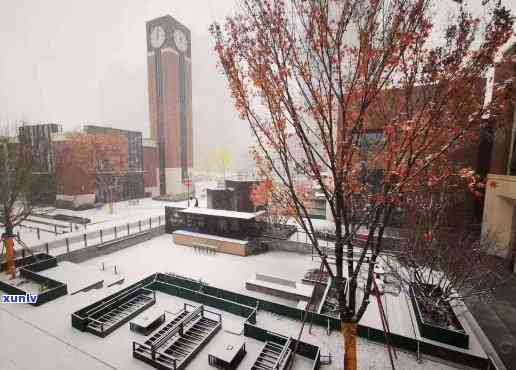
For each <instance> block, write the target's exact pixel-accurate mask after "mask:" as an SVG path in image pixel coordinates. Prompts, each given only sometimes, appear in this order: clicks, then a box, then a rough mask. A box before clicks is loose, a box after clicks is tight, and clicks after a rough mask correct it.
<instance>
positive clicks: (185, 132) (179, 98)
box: [147, 15, 193, 197]
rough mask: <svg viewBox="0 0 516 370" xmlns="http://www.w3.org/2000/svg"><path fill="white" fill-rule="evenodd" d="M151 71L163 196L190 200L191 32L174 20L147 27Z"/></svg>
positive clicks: (154, 132)
mask: <svg viewBox="0 0 516 370" xmlns="http://www.w3.org/2000/svg"><path fill="white" fill-rule="evenodd" d="M147 66H148V95H149V117H150V132H151V137H150V138H151V139H152V140H154V141H155V142H156V145H157V151H158V167H157V171H158V177H159V181H158V182H157V186H159V194H160V195H162V196H164V195H171V196H174V197H177V196H182V195H186V194H187V192H188V189H187V188H186V186H185V183H186V181H187V179H188V178H189V173H190V170H191V169H192V167H193V129H192V62H191V36H190V30H189V29H188V28H186V27H185V26H184V25H183V24H181V23H179V22H178V21H177V20H175V19H174V18H172V17H171V16H169V15H167V16H163V17H160V18H156V19H153V20H151V21H149V22H147Z"/></svg>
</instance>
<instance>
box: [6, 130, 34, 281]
mask: <svg viewBox="0 0 516 370" xmlns="http://www.w3.org/2000/svg"><path fill="white" fill-rule="evenodd" d="M6 132H7V133H9V131H8V130H6ZM32 166H33V153H32V148H31V147H30V146H28V145H24V144H22V143H20V142H18V138H17V136H12V137H9V136H4V137H2V138H0V226H2V227H3V228H4V232H3V235H2V240H3V244H4V248H5V251H6V260H7V271H8V273H10V274H12V275H13V276H14V274H15V265H14V239H15V235H14V228H15V227H16V226H18V225H20V224H21V223H22V222H23V221H24V220H25V219H27V217H29V215H30V214H31V213H32V212H33V211H34V209H35V207H36V204H37V192H36V189H35V186H34V176H33V174H32Z"/></svg>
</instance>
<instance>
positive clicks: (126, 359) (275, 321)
mask: <svg viewBox="0 0 516 370" xmlns="http://www.w3.org/2000/svg"><path fill="white" fill-rule="evenodd" d="M317 265H318V263H317V262H315V261H312V259H311V257H310V255H303V254H297V253H289V252H282V251H273V252H267V253H264V254H259V255H253V256H249V257H245V258H242V257H238V256H232V255H225V254H209V255H208V254H203V253H199V252H196V251H195V250H194V249H193V248H189V247H184V246H178V245H174V243H173V240H172V236H171V235H162V236H159V237H156V238H154V239H152V240H149V241H147V242H143V243H140V244H138V245H136V246H133V247H130V248H127V249H124V250H121V251H118V252H115V253H112V254H108V255H105V256H101V257H97V258H93V259H90V260H88V261H86V262H84V263H81V264H79V265H76V266H77V269H76V270H74V271H75V272H74V273H73V274H70V275H73V276H69V279H68V284H69V285H70V286H73V285H74V284H76V285H77V284H78V283H79V282H80V281H79V280H80V279H83V280H84V279H85V276H91V277H92V281H94V280H95V279H94V277H95V276H97V280H98V279H100V278H102V279H105V281H106V282H108V281H112V280H113V275H114V273H113V271H112V269H113V266H116V268H117V276H123V278H124V279H125V280H124V283H123V284H122V285H113V286H112V287H109V288H108V287H106V284H105V285H104V288H101V289H92V290H90V291H88V292H84V293H78V294H74V295H68V296H65V297H61V298H59V299H56V300H54V301H52V302H49V303H47V304H45V305H42V306H40V307H37V308H35V307H32V306H29V305H2V306H0V330H1V331H2V332H8V333H9V336H10V338H11V340H9V341H8V342H7V343H5V344H4V348H3V350H4V355H3V356H2V357H0V369H2V370H3V369H6V370H14V369H25V368H34V367H37V368H38V369H56V368H76V369H109V368H110V369H115V368H116V369H150V368H151V367H150V366H149V365H147V364H145V363H143V362H141V361H138V360H136V359H134V358H133V357H132V356H131V344H132V341H133V340H134V341H141V340H142V339H143V337H142V336H141V335H139V334H136V333H134V332H132V331H130V330H129V323H126V324H124V325H123V326H122V327H120V328H118V329H117V330H116V331H114V332H113V333H112V334H110V335H108V336H107V337H106V338H103V339H101V338H98V337H96V336H94V335H91V334H90V333H86V332H81V331H78V330H76V329H74V328H72V326H71V324H70V315H71V313H72V312H75V311H77V310H79V309H80V308H82V307H84V306H87V305H89V304H91V303H92V302H95V301H98V300H99V299H101V298H103V297H105V296H107V295H110V294H112V293H114V292H116V291H118V290H120V289H122V288H123V287H126V286H128V285H130V284H132V283H134V282H135V281H138V280H140V279H142V278H144V277H146V276H148V275H150V274H152V273H155V272H173V273H176V274H180V275H184V276H188V277H190V278H194V279H197V280H198V279H202V281H203V282H206V283H208V284H210V285H213V286H217V287H223V288H224V289H227V290H231V291H235V292H239V293H244V294H247V295H250V296H255V297H257V298H263V299H269V300H274V301H275V302H280V303H283V304H286V305H292V306H295V305H296V304H297V302H296V301H289V300H286V299H280V298H276V297H271V296H268V295H266V294H264V293H258V292H250V291H248V290H246V289H245V281H246V280H247V279H249V278H251V277H252V276H254V274H255V273H257V272H259V273H264V274H267V273H268V274H271V275H279V276H286V277H289V278H291V279H295V280H300V279H301V278H302V277H303V275H304V273H305V272H306V271H307V270H308V269H310V268H314V267H317ZM65 266H66V264H65ZM103 267H104V270H102V268H103ZM67 268H70V266H68V267H67ZM81 270H82V271H83V273H81ZM108 270H109V271H108ZM48 271H51V270H48ZM81 275H82V276H81ZM83 284H85V283H83ZM156 296H157V298H156V304H155V305H154V306H153V307H151V308H150V309H149V312H150V310H152V311H155V310H157V311H164V310H167V311H169V312H177V311H178V310H179V309H180V308H181V307H182V306H183V303H184V302H185V300H183V299H181V298H178V297H175V296H171V295H168V294H164V293H161V292H157V293H156ZM384 299H389V296H388V295H385V296H384ZM189 303H193V304H195V303H194V302H189ZM387 307H392V306H390V304H389V306H387ZM375 309H376V307H375V305H374V304H371V305H370V308H369V309H368V311H367V313H366V316H364V318H363V322H364V323H368V324H369V325H371V326H378V323H375V322H374V321H375V320H377V318H376V316H375V315H374V310H375ZM407 309H408V308H407V307H405V310H407ZM404 312H406V311H403V310H401V311H400V310H389V311H388V312H387V315H388V316H389V318H390V321H391V323H392V325H393V328H392V330H393V332H398V331H403V330H408V329H407V328H406V327H403V326H400V325H399V324H398V323H400V322H404V320H402V316H403V315H404V314H405V313H404ZM221 313H222V315H223V319H222V322H223V326H222V327H223V330H222V331H220V332H219V333H217V335H216V336H215V337H214V338H213V339H212V341H211V342H210V343H208V345H206V346H205V347H204V348H203V349H202V350H201V352H199V353H198V354H197V355H196V357H195V358H194V360H193V361H192V362H191V363H190V364H189V365H188V366H187V368H188V369H195V370H201V369H207V368H209V365H208V364H207V355H208V353H209V352H210V350H211V348H212V346H215V345H216V343H217V342H218V341H223V340H224V339H223V338H224V336H227V335H235V334H230V333H229V332H232V333H240V332H241V331H242V326H243V319H242V317H238V316H235V315H232V314H229V313H227V312H221ZM140 315H143V314H140ZM257 323H258V324H259V325H260V326H261V327H263V328H265V329H267V330H271V331H274V332H277V333H280V334H282V335H287V336H292V337H294V338H297V335H298V333H299V330H300V326H301V322H300V321H295V320H292V319H288V318H286V317H282V316H279V315H276V314H272V313H270V312H266V311H261V310H260V311H258V315H257ZM301 339H302V340H303V341H305V342H308V343H312V344H315V345H317V346H319V347H320V348H321V353H322V354H323V355H327V354H329V353H331V354H332V357H333V363H332V364H331V365H327V366H326V365H325V366H323V367H322V368H323V369H324V368H326V369H329V370H330V369H331V370H337V369H342V356H343V354H342V336H341V334H340V333H339V332H338V331H332V333H331V335H327V334H326V328H323V327H319V326H316V325H314V326H313V328H312V330H311V333H309V330H308V325H307V327H305V329H304V332H303V335H302V338H301ZM245 340H246V346H247V348H248V353H247V355H246V356H245V357H244V360H243V362H242V363H241V365H240V366H239V367H238V369H248V368H249V366H250V364H251V363H252V361H253V360H254V358H255V357H256V356H257V354H258V352H259V348H261V346H262V343H260V342H258V341H256V340H254V339H251V338H247V337H246V339H245ZM32 342H33V343H37V345H31V343H32ZM397 354H398V360H397V361H396V368H397V369H407V370H408V369H448V368H450V369H451V368H455V367H453V366H451V365H445V364H443V363H442V362H437V361H436V360H433V359H429V358H426V357H424V358H423V360H422V361H421V362H418V361H417V359H416V355H415V354H413V353H407V352H403V351H399V350H398V351H397ZM298 357H299V356H298ZM358 359H359V368H360V369H389V368H390V364H389V360H388V354H387V349H386V347H385V346H383V345H379V344H375V343H372V342H369V341H367V340H364V339H361V338H359V339H358ZM307 366H308V367H307ZM295 368H296V369H300V370H304V369H305V368H306V369H309V368H310V367H309V364H308V363H307V360H306V359H304V358H300V359H299V360H297V359H296V365H295Z"/></svg>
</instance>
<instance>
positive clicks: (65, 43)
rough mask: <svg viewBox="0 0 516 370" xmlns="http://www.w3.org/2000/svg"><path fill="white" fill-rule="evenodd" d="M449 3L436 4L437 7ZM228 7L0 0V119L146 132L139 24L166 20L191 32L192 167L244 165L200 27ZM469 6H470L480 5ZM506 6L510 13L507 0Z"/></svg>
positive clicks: (515, 2)
mask: <svg viewBox="0 0 516 370" xmlns="http://www.w3.org/2000/svg"><path fill="white" fill-rule="evenodd" d="M441 1H442V3H441ZM449 1H450V0H439V1H438V3H439V6H438V8H439V9H445V7H444V6H443V7H441V5H442V4H444V3H445V2H449ZM235 2H236V1H235V0H186V1H185V0H152V1H151V0H39V1H38V0H16V1H5V0H4V1H2V5H1V6H0V45H2V46H3V48H2V56H1V57H0V122H5V121H10V122H12V121H17V120H26V121H29V122H34V123H37V122H55V123H60V124H62V125H63V127H64V129H73V128H76V127H78V126H80V125H82V124H86V123H88V124H92V123H95V124H100V125H106V126H113V127H118V128H127V129H132V130H138V131H142V132H143V134H144V136H147V135H148V133H149V128H148V126H149V125H148V100H147V65H146V63H147V59H146V44H145V38H146V35H145V22H146V21H148V20H150V19H153V18H156V17H159V16H162V15H165V14H170V15H172V16H173V17H175V18H176V19H178V20H179V21H180V22H182V23H183V24H185V25H186V26H187V27H189V28H190V29H191V30H192V49H193V50H192V64H193V66H192V67H193V110H194V142H195V156H196V159H195V160H196V163H197V164H199V163H202V162H203V161H204V158H205V157H207V156H208V153H209V152H210V150H212V149H213V148H215V147H216V146H225V147H227V148H232V151H233V155H234V157H235V160H236V161H235V162H236V163H235V164H236V165H237V166H238V167H245V166H246V165H247V164H248V163H249V161H248V156H247V148H248V146H249V145H250V144H251V142H252V140H251V136H250V133H249V129H248V127H247V124H246V123H245V122H241V121H240V120H239V119H238V117H237V115H236V113H235V112H234V109H233V105H232V101H231V99H230V98H229V93H228V91H227V88H226V82H225V79H224V77H223V76H222V75H221V74H220V72H219V71H218V70H217V68H216V56H215V54H214V52H213V44H212V42H211V37H210V36H209V33H208V26H209V24H210V23H211V22H212V21H213V20H218V21H222V20H223V18H224V16H225V15H227V14H229V13H231V11H232V10H233V8H234V6H235ZM470 3H471V4H472V6H473V7H474V8H478V4H479V3H480V0H471V1H470ZM505 3H506V4H507V5H510V6H511V7H512V8H513V10H515V11H516V0H505ZM449 4H451V3H449ZM449 4H448V6H450V5H449ZM442 14H446V11H444V12H443V13H442ZM215 139H216V140H217V141H215Z"/></svg>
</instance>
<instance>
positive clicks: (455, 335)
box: [409, 286, 469, 349]
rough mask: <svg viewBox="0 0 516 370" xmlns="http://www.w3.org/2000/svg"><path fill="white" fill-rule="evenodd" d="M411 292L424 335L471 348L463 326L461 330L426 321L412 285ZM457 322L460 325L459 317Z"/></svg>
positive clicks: (419, 325)
mask: <svg viewBox="0 0 516 370" xmlns="http://www.w3.org/2000/svg"><path fill="white" fill-rule="evenodd" d="M409 292H410V300H411V302H412V307H413V308H414V313H415V315H416V321H417V325H418V327H419V332H420V333H421V336H422V337H424V338H426V339H431V340H435V341H436V342H441V343H445V344H449V345H452V346H456V347H460V348H466V349H467V348H469V335H468V334H467V333H466V332H465V331H464V329H463V328H462V326H461V329H462V330H460V331H459V330H453V329H447V328H443V327H441V326H437V325H433V324H431V323H429V322H426V321H425V320H424V318H423V315H422V310H421V307H420V305H419V302H418V301H417V298H416V294H415V292H414V289H413V287H412V286H411V287H410V290H409ZM457 322H458V323H459V325H460V322H459V320H458V319H457Z"/></svg>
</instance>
